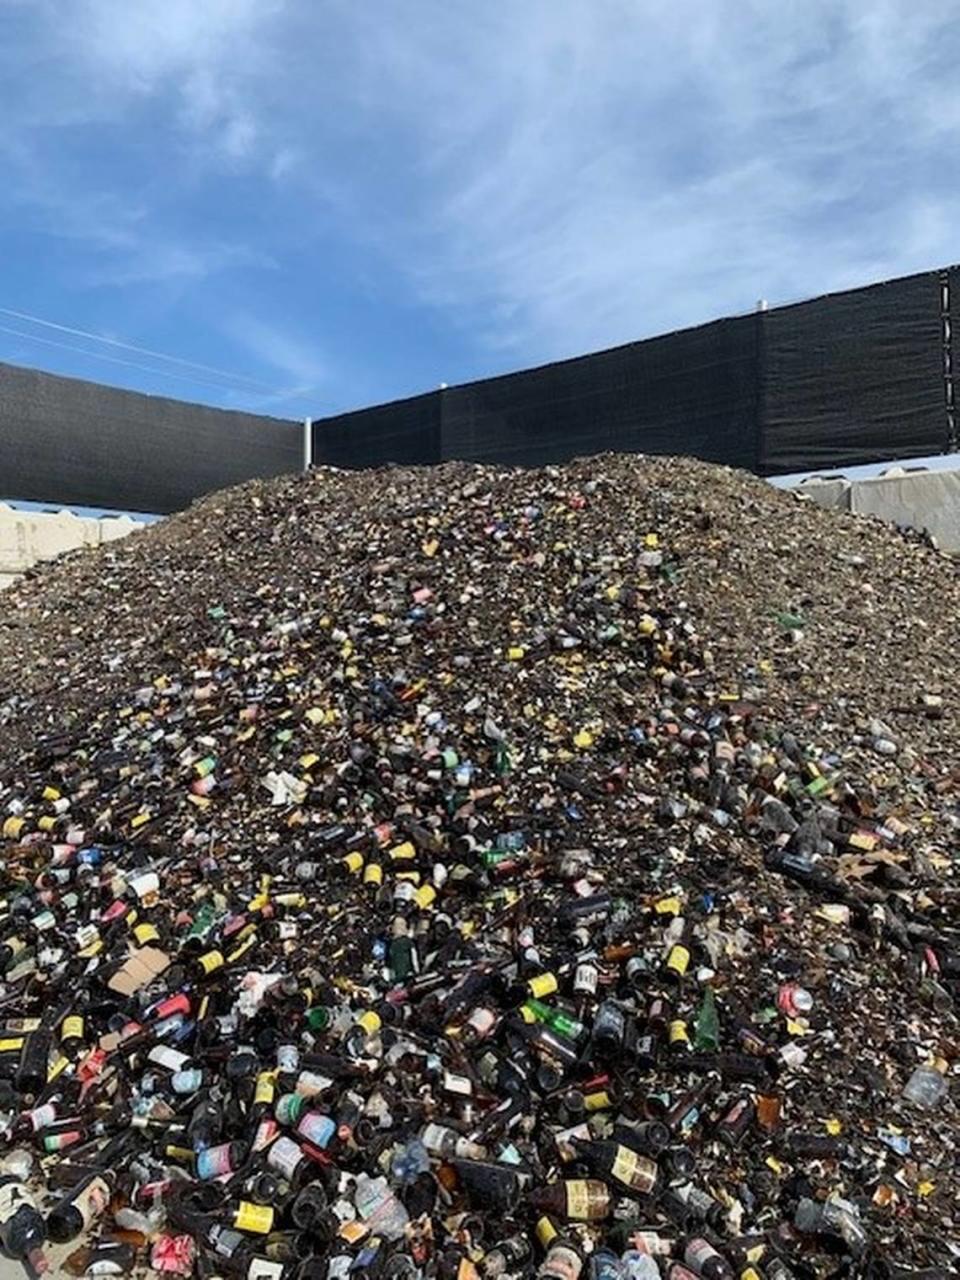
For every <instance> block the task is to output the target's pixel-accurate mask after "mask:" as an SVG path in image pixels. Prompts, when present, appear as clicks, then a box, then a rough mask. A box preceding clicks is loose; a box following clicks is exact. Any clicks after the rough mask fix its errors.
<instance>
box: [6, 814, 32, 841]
mask: <svg viewBox="0 0 960 1280" xmlns="http://www.w3.org/2000/svg"><path fill="white" fill-rule="evenodd" d="M26 825H27V823H26V819H25V818H7V819H6V821H5V822H4V824H3V827H2V828H0V830H2V832H3V838H4V840H18V839H19V838H20V834H21V832H22V831H23V829H24V827H25V826H26Z"/></svg>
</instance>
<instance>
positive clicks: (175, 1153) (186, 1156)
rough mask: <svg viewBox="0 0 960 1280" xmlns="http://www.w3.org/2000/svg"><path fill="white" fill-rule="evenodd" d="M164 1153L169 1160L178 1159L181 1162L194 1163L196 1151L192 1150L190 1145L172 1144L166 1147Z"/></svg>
mask: <svg viewBox="0 0 960 1280" xmlns="http://www.w3.org/2000/svg"><path fill="white" fill-rule="evenodd" d="M163 1154H164V1155H165V1156H166V1157H167V1159H168V1160H176V1161H177V1162H178V1163H179V1164H193V1160H194V1156H195V1154H196V1153H195V1152H193V1151H191V1150H190V1148H189V1147H176V1146H172V1145H171V1146H169V1147H164V1149H163Z"/></svg>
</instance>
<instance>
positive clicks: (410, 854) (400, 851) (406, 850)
mask: <svg viewBox="0 0 960 1280" xmlns="http://www.w3.org/2000/svg"><path fill="white" fill-rule="evenodd" d="M416 856H417V851H416V849H415V848H414V847H413V842H412V841H410V840H404V841H403V843H402V844H395V845H394V846H393V848H392V849H391V850H390V861H391V862H409V861H411V860H412V859H413V858H415V857H416Z"/></svg>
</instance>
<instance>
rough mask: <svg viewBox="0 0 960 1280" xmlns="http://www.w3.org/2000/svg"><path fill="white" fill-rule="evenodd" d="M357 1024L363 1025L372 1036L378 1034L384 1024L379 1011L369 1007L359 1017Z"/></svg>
mask: <svg viewBox="0 0 960 1280" xmlns="http://www.w3.org/2000/svg"><path fill="white" fill-rule="evenodd" d="M357 1026H358V1027H362V1028H363V1030H364V1031H365V1032H366V1033H367V1035H368V1036H372V1035H376V1033H377V1032H378V1031H379V1030H380V1028H381V1027H382V1026H383V1020H382V1019H381V1017H380V1015H379V1013H376V1012H375V1011H374V1010H373V1009H367V1010H365V1012H363V1013H361V1015H360V1017H359V1018H358V1019H357Z"/></svg>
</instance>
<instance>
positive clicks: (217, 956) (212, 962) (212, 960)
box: [197, 951, 223, 974]
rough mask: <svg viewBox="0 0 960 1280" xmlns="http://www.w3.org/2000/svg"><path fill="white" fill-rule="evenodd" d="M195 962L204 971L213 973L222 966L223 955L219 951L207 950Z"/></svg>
mask: <svg viewBox="0 0 960 1280" xmlns="http://www.w3.org/2000/svg"><path fill="white" fill-rule="evenodd" d="M197 963H198V964H199V966H200V968H201V969H202V970H203V972H204V973H208V974H209V973H213V972H215V970H217V969H220V968H222V967H223V955H222V954H221V953H220V952H219V951H208V952H207V953H206V955H203V956H201V957H200V959H199V960H198V961H197Z"/></svg>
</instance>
